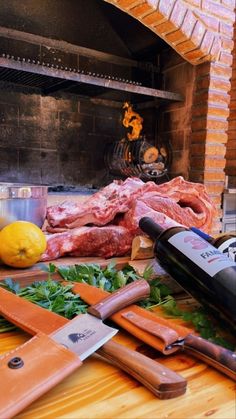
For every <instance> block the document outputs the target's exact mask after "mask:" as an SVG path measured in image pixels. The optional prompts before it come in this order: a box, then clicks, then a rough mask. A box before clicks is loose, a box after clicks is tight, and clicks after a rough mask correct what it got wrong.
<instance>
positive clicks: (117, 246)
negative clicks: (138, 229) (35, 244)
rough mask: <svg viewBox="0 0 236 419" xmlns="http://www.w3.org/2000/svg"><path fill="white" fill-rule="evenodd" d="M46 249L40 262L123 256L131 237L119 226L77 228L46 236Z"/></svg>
mask: <svg viewBox="0 0 236 419" xmlns="http://www.w3.org/2000/svg"><path fill="white" fill-rule="evenodd" d="M46 239H47V248H46V251H45V253H44V254H43V255H42V256H41V259H40V260H41V261H47V260H53V259H58V258H59V257H61V256H64V255H66V256H100V257H104V258H109V257H112V256H123V255H125V254H127V252H128V251H129V250H130V249H131V245H132V239H133V237H132V235H131V234H130V232H129V231H128V230H127V229H126V228H125V227H121V226H113V225H109V226H105V227H78V228H74V229H71V230H67V231H64V232H62V233H55V234H48V235H46Z"/></svg>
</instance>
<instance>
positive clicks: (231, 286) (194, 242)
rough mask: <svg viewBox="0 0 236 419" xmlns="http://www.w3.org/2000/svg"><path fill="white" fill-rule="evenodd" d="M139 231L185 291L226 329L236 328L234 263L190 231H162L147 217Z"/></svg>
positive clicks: (181, 227)
mask: <svg viewBox="0 0 236 419" xmlns="http://www.w3.org/2000/svg"><path fill="white" fill-rule="evenodd" d="M139 226H140V228H141V229H142V230H143V231H144V232H145V233H146V234H148V235H149V236H150V237H151V238H152V239H153V240H154V242H155V244H154V254H155V257H156V259H157V261H158V262H159V264H160V265H161V266H162V267H163V269H164V270H165V271H166V272H167V273H169V274H170V275H171V276H172V277H173V278H174V279H175V280H176V281H177V282H178V283H179V284H180V285H181V286H182V287H183V288H184V289H185V290H186V291H188V292H189V293H190V294H191V295H192V296H193V297H195V298H196V300H198V301H199V302H200V303H201V304H203V305H205V306H207V307H208V308H209V309H210V310H211V311H212V313H214V315H215V316H216V317H218V318H220V319H222V320H224V321H225V322H226V323H227V324H228V325H230V327H232V328H233V329H235V327H236V263H235V262H234V261H232V260H231V259H229V258H228V257H227V256H226V255H225V254H223V253H222V252H221V251H220V250H219V249H217V248H215V247H214V246H212V245H211V244H210V243H209V242H207V241H206V240H204V239H203V238H202V237H199V236H198V235H197V234H196V233H194V232H193V231H191V230H190V229H188V228H186V227H183V226H178V227H171V228H169V229H167V230H164V229H163V228H162V227H161V226H160V225H159V224H156V223H155V222H154V221H153V220H152V219H150V218H148V217H144V218H141V220H140V222H139Z"/></svg>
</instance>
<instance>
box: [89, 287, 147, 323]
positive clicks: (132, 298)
mask: <svg viewBox="0 0 236 419" xmlns="http://www.w3.org/2000/svg"><path fill="white" fill-rule="evenodd" d="M149 294H150V286H149V284H148V282H147V281H145V279H140V280H137V281H134V282H131V283H130V284H128V285H126V286H125V287H123V288H119V289H118V290H117V291H115V292H114V293H112V294H110V295H108V297H106V298H104V299H103V300H102V301H101V302H100V303H97V304H95V305H93V306H90V307H89V308H88V313H90V314H92V315H93V316H96V317H98V318H99V319H102V320H104V319H106V318H107V317H109V316H111V315H112V314H113V313H116V312H117V311H119V310H121V309H122V308H124V307H127V306H128V305H130V304H133V303H135V302H136V301H140V300H142V299H144V298H147V297H148V296H149Z"/></svg>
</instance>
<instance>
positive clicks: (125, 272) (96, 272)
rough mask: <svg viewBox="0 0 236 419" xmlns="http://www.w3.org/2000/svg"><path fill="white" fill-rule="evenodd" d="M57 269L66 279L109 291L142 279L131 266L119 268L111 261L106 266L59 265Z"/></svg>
mask: <svg viewBox="0 0 236 419" xmlns="http://www.w3.org/2000/svg"><path fill="white" fill-rule="evenodd" d="M57 271H58V272H59V274H60V275H61V276H62V278H63V279H64V280H66V281H73V282H84V283H86V284H89V285H93V286H95V287H97V288H101V289H102V290H104V291H109V292H114V291H116V290H117V289H119V288H121V287H123V286H125V285H126V284H129V283H130V282H133V281H137V280H138V279H140V276H139V275H137V274H136V273H135V271H134V269H133V268H132V267H131V266H129V265H127V266H125V267H124V268H123V269H122V270H118V269H117V268H116V267H115V263H110V264H108V265H107V266H106V267H105V268H101V267H100V266H99V265H96V264H81V265H73V266H58V267H57Z"/></svg>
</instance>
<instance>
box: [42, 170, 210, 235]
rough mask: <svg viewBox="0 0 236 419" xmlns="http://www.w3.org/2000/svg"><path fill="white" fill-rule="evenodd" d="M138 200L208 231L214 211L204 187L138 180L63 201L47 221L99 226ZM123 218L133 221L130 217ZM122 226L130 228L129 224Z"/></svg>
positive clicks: (176, 181) (178, 179)
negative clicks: (71, 200) (159, 183)
mask: <svg viewBox="0 0 236 419" xmlns="http://www.w3.org/2000/svg"><path fill="white" fill-rule="evenodd" d="M139 199H142V201H143V202H144V203H145V204H146V205H147V206H148V207H149V208H151V209H153V210H154V211H157V212H161V213H164V214H165V215H167V216H168V217H170V218H172V219H173V220H175V221H176V222H178V223H180V224H183V225H186V226H195V227H198V228H200V229H202V230H203V231H205V232H209V231H210V228H211V225H212V221H213V218H214V215H215V208H214V205H213V203H212V202H211V200H210V198H209V196H208V195H207V192H206V188H205V186H204V185H202V184H200V183H192V182H188V181H185V180H184V179H183V177H181V176H178V177H176V178H174V179H172V180H171V181H169V182H166V183H163V184H161V185H156V184H155V183H154V182H151V181H150V182H146V183H144V182H142V181H141V180H140V179H138V178H127V179H126V180H125V181H114V182H112V183H111V184H110V185H108V186H106V187H105V188H103V189H101V190H100V191H99V192H97V193H95V194H94V195H92V196H91V197H90V198H88V199H87V200H86V201H84V202H83V203H78V204H74V203H68V202H64V203H63V204H61V205H55V206H51V207H49V208H48V210H47V221H48V223H49V225H50V226H51V227H65V228H74V227H79V226H84V225H86V224H95V225H99V226H102V225H105V224H108V223H110V222H112V221H113V220H114V218H115V216H116V215H117V214H120V213H123V214H124V213H127V212H128V211H129V210H130V208H131V207H132V208H134V206H135V205H136V201H137V200H139ZM136 212H137V211H136ZM129 214H130V212H129ZM142 215H146V214H142ZM125 218H126V219H128V218H129V219H130V220H131V222H132V216H130V215H127V217H126V216H125ZM121 224H122V223H121ZM125 225H126V227H128V228H129V229H130V227H129V225H128V222H127V223H125ZM136 225H137V222H136Z"/></svg>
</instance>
